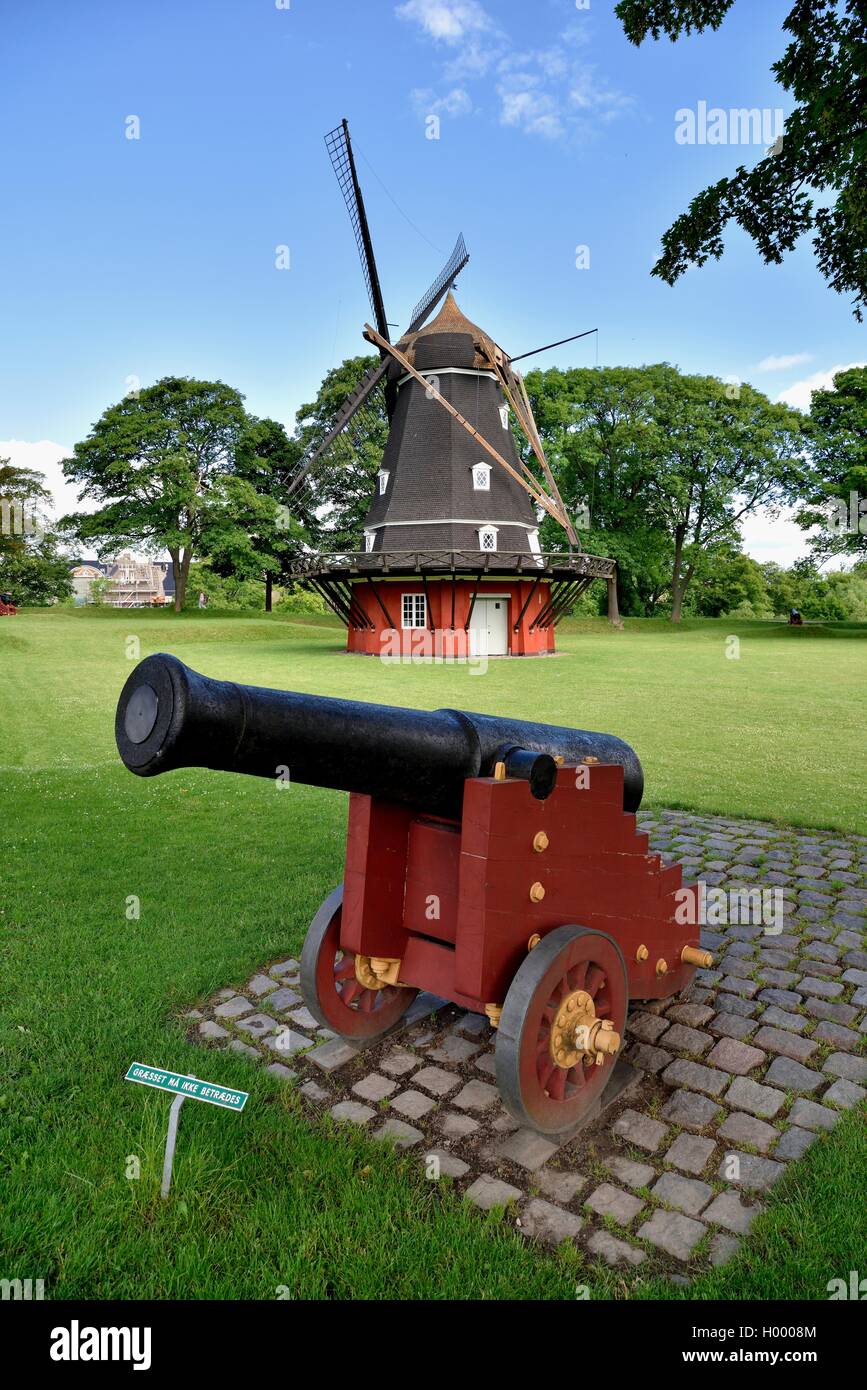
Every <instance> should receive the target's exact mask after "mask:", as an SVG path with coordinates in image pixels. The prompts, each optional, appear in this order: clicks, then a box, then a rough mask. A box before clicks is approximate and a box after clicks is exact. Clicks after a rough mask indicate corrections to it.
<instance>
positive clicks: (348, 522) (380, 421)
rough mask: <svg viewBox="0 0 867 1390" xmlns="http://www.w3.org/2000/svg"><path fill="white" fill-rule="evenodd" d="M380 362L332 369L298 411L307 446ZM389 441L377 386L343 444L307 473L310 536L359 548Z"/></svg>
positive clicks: (360, 360) (359, 360)
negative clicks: (312, 396)
mask: <svg viewBox="0 0 867 1390" xmlns="http://www.w3.org/2000/svg"><path fill="white" fill-rule="evenodd" d="M378 364H379V357H376V356H370V357H350V358H347V360H346V361H345V362H341V364H340V366H339V367H334V368H333V369H332V370H331V371H330V372H328V374H327V375H326V377H325V380H324V381H323V383H322V385H321V386H320V388H319V391H318V393H317V395H316V399H315V400H314V401H312V402H310V403H309V404H307V405H302V406H301V407H300V408H299V410H298V414H297V421H298V429H297V434H296V438H297V439H298V442H299V444H300V445H301V447H302V450H303V449H305V448H306V447H307V446H308V445H309V444H311V443H312V442H313V441H315V440H317V439H319V438H321V437H322V436H324V434H325V433H326V432H327V431H328V430H329V429H330V428H331V426H332V425H333V424H334V421H335V420H336V418H337V416H338V414H339V413H340V410H341V408H342V407H343V405H344V404H345V402H346V399H347V397H348V396H349V395H350V394H351V393H352V392H353V391H354V390H355V389H356V388H357V387H358V386H359V385H360V383H361V381H362V378H363V377H364V376H365V375H366V373H367V372H368V371H370V368H371V367H375V366H377V365H378ZM387 439H388V414H387V412H386V408H385V399H384V395H383V393H382V391H380V390H377V391H374V392H372V394H371V395H370V396H369V397H368V399H367V401H366V402H365V405H364V406H363V408H362V409H361V410H360V411H359V412H358V413H357V414H356V415H355V416H354V417H353V419H352V422H351V424H350V426H349V427H348V430H347V432H346V433H345V435H344V436H343V437H342V439H341V441H340V442H339V443H338V445H337V446H336V447H335V448H334V449H333V450H329V451H327V452H326V454H325V455H324V456H323V458H322V459H321V461H320V462H319V463H317V465H316V467H315V468H314V469H313V470H312V471H311V473H310V474H309V475H308V478H307V483H306V486H305V488H304V490H303V492H302V493H301V494H300V496H299V499H298V500H299V501H302V500H303V504H304V505H305V506H306V507H307V519H308V522H309V524H310V530H311V538H312V539H314V540H315V543H316V544H318V545H319V546H320V548H322V549H325V548H326V547H330V548H332V549H334V550H355V549H357V548H358V544H359V537H360V535H361V530H362V523H363V521H364V518H365V516H366V514H367V509H368V507H369V506H370V499H371V497H372V496H373V490H374V486H375V477H376V473H377V470H378V469H379V467H380V464H381V462H382V455H383V451H384V449H385V445H386V441H387ZM299 515H300V513H299Z"/></svg>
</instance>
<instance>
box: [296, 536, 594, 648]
mask: <svg viewBox="0 0 867 1390" xmlns="http://www.w3.org/2000/svg"><path fill="white" fill-rule="evenodd" d="M291 572H292V577H293V578H294V579H296V580H298V581H299V582H300V583H301V584H302V585H303V587H304V588H306V589H309V590H311V591H313V592H315V593H318V594H319V595H320V596H321V597H322V598H323V599H324V600H325V602H326V603H327V604H328V605H329V607H330V608H331V609H332V611H333V612H335V613H336V614H337V616H338V617H339V618H340V619H341V621H342V622H343V623H344V624H345V625H346V627H347V633H348V636H347V649H348V650H349V651H352V652H357V653H362V654H365V655H368V656H383V655H388V656H393V655H394V653H395V650H396V649H397V650H398V651H399V652H404V653H406V654H407V655H414V654H415V653H417V652H418V651H419V649H420V648H421V647H422V646H425V647H430V648H431V650H432V651H433V652H435V653H437V654H440V653H442V652H451V653H452V655H453V656H455V657H458V658H459V657H461V656H475V655H486V656H544V655H550V654H552V653H553V651H554V629H555V628H556V626H557V624H558V623H559V621H560V620H561V618H563V617H565V616H566V614H567V613H568V612H569V611H570V610H571V609H572V607H573V605H574V603H575V602H576V600H577V599H578V598H579V597H580V595H581V594H582V593H583V592H584V590H585V589H586V588H587V587H588V586H589V585H590V584H592V582H593V580H594V579H605V580H606V581H612V580H613V578H614V573H615V563H614V561H613V560H610V559H606V558H603V557H602V556H598V555H585V554H583V553H576V552H572V553H571V554H570V553H566V552H560V551H545V552H540V553H537V554H533V553H530V552H528V551H502V550H498V551H481V550H374V551H365V550H356V551H339V552H334V553H331V554H321V553H309V554H305V555H300V556H298V557H296V559H295V560H294V561H293V564H292V571H291Z"/></svg>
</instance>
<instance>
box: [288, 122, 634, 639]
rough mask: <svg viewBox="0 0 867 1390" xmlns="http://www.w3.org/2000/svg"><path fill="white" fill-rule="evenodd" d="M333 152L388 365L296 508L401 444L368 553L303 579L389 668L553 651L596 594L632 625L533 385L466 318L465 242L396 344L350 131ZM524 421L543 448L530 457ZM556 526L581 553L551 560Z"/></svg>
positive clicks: (346, 413) (369, 381) (341, 414)
mask: <svg viewBox="0 0 867 1390" xmlns="http://www.w3.org/2000/svg"><path fill="white" fill-rule="evenodd" d="M326 145H327V148H328V153H329V156H330V158H331V163H332V165H333V168H334V171H335V174H336V176H337V180H338V183H339V186H340V190H341V193H342V195H343V199H344V202H345V204H346V207H347V211H348V212H349V217H350V221H351V223H352V228H353V232H354V234H355V240H356V244H357V247H358V253H359V258H360V260H361V266H362V271H363V274H364V281H365V285H366V288H367V293H368V297H369V300H370V306H371V312H372V317H373V320H374V322H373V323H372V324H371V323H368V324H365V326H364V337H365V338H366V339H367V341H368V342H370V343H371V344H373V345H374V346H375V347H376V348H377V349H378V351H379V355H380V360H379V362H378V363H377V364H376V365H375V366H373V367H372V368H371V369H370V371H368V373H367V374H366V376H365V377H364V379H363V380H362V382H361V383H360V384H359V386H358V387H357V389H356V390H354V391H353V392H352V393H351V394H350V396H349V397H348V399H346V400H345V401H344V403H343V404H342V406H341V407H340V408H339V409H338V410H337V412H336V414H335V415H334V417H333V419H331V420H330V421H329V422H328V423H327V425H326V426H324V427H323V428H322V429H321V430H320V432H319V434H318V435H317V436H315V437H314V438H313V439H312V440H311V441H310V443H309V444H308V447H307V449H306V451H305V454H304V456H303V457H302V459H301V461H300V464H299V466H298V469H297V472H296V474H295V476H294V477H293V479H292V482H291V484H290V500H291V498H292V497H294V498H296V499H298V500H299V501H300V500H301V498H302V497H303V496H304V491H305V489H306V490H308V493H309V495H310V496H314V497H315V494H314V493H312V491H311V481H313V480H315V479H316V477H317V475H319V474H321V472H322V471H323V470H324V469H331V468H334V467H337V468H338V469H340V470H342V473H341V476H344V477H346V478H347V479H350V480H353V481H354V482H355V484H356V485H357V483H358V481H359V480H361V479H366V478H367V477H368V476H369V474H368V469H367V468H364V469H363V470H362V469H360V468H359V467H358V463H359V451H360V449H362V448H363V446H364V444H365V441H367V440H369V437H370V427H371V424H372V423H375V421H376V420H380V421H381V419H382V417H383V413H384V415H385V417H386V418H387V420H388V438H387V441H386V442H385V445H384V449H383V452H382V457H381V461H380V462H379V467H378V470H377V475H376V481H377V486H376V488H375V491H374V496H373V498H372V499H371V501H370V505H369V507H368V512H367V517H366V519H365V522H364V539H365V548H364V550H363V551H360V550H359V551H350V552H344V553H333V554H327V555H326V554H310V553H305V554H302V555H300V556H297V557H296V558H295V559H294V560H293V562H292V564H291V567H290V572H291V573H292V575H293V577H294V578H296V579H298V580H299V581H300V582H302V583H303V584H304V585H305V586H306V587H309V588H311V589H313V590H315V591H316V592H318V593H319V594H320V595H321V596H322V597H323V598H324V599H325V600H326V602H327V603H328V604H329V606H330V607H331V608H332V609H333V610H334V611H335V612H336V613H337V614H338V615H339V616H340V617H341V619H342V620H343V621H344V623H345V624H346V626H347V629H348V640H347V646H348V648H349V650H351V651H358V652H366V653H369V654H381V653H382V652H383V650H384V648H385V645H386V643H390V644H391V648H392V650H394V648H395V647H396V648H397V651H398V652H400V653H405V652H407V651H411V652H416V651H418V650H419V648H420V646H422V645H424V644H426V645H427V646H429V647H431V648H432V651H433V653H434V654H435V655H436V654H442V653H446V654H448V653H449V652H451V653H452V654H453V655H456V656H460V655H464V654H472V653H473V652H479V653H482V652H484V653H485V654H489V655H535V654H542V653H546V652H550V651H553V650H554V628H555V627H556V624H557V623H558V622H559V620H560V618H561V617H562V616H563V615H564V614H565V613H566V612H568V611H569V610H570V609H571V607H572V606H573V605H574V602H575V600H576V599H577V598H578V596H579V595H580V594H581V593H582V592H583V591H584V589H586V588H587V586H588V585H589V584H591V583H592V582H593V580H594V579H597V578H604V579H606V580H607V581H608V587H609V614H610V616H611V605H612V603H613V604H614V605H615V608H614V616H615V617H616V587H615V584H614V579H615V565H614V561H613V560H608V559H605V558H603V557H600V556H592V555H586V554H584V553H583V552H582V549H581V546H580V543H579V541H578V536H577V534H576V531H575V528H574V526H573V524H572V521H571V519H570V517H569V515H568V513H567V511H566V508H565V506H564V503H563V499H562V497H561V496H560V493H559V490H558V488H557V483H556V480H555V477H554V474H553V472H552V470H551V468H550V465H549V463H548V460H547V458H546V456H545V451H544V447H543V444H542V440H541V437H540V434H539V430H538V427H537V425H536V421H535V419H534V416H533V411H532V407H531V405H530V400H529V396H528V394H527V389H526V386H525V383H524V379H523V376H522V375H521V373H520V371H519V370H517V369H516V367H515V366H514V362H513V359H511V358H510V357H509V355H508V354H507V353H506V352H505V351H504V350H503V349H502V348H501V347H500V346H499V345H498V344H497V343H496V342H495V341H494V340H493V338H491V337H490V336H489V335H488V334H487V333H485V332H484V331H483V330H482V329H480V328H478V327H477V326H476V325H475V324H473V323H471V322H470V320H469V319H467V318H466V317H465V316H464V315H463V314H462V313H461V310H460V309H459V308H458V305H457V302H456V300H455V298H454V294H453V289H454V285H455V281H456V278H457V276H458V275H459V274H460V272H461V271H462V270H463V268H464V266H465V265H466V264H467V261H468V260H469V255H468V253H467V250H466V246H465V244H464V239H463V237H462V236H459V237H458V239H457V242H456V244H455V248H454V250H453V251H452V254H451V256H450V257H449V259H448V260H447V262H446V264H445V265H444V266H443V268H442V270H441V271H440V273H439V275H438V276H437V277H436V279H435V280H434V282H433V284H432V285H431V286H430V287H429V289H428V290H427V292H426V293H425V294H424V295H423V296H422V298H421V299H420V300H419V302H418V303H417V304H416V306H415V308H414V310H413V312H412V316H411V319H410V323H409V326H408V327H407V329H406V330H405V332H404V333H403V334H402V335H401V337H400V338H399V339H398V340H397V342H392V340H391V337H390V333H389V329H390V327H391V326H392V325H391V324H390V323H389V321H388V319H387V317H386V312H385V306H384V302H383V295H382V287H381V282H380V277H379V271H378V268H377V264H376V259H375V257H374V252H373V242H372V238H371V233H370V227H369V224H368V220H367V215H366V211H365V207H364V200H363V197H362V193H361V188H360V185H359V181H358V173H357V169H356V165H355V158H354V154H353V149H352V142H351V138H350V133H349V126H348V124H347V122H346V121H345V120H344V121H343V122H342V123H341V125H339V126H338V127H337V128H336V129H335V130H333V131H331V132H330V133H329V134H328V135H327V136H326ZM443 301H445V302H444V303H443ZM441 304H442V308H440V310H439V313H438V314H437V315H436V317H435V318H433V319H431V315H432V314H433V312H434V310H435V309H437V308H438V306H440V305H441ZM590 331H591V332H592V331H595V330H590ZM575 336H576V337H580V336H585V335H583V334H578V335H575ZM564 341H569V340H564ZM542 350H543V349H541V348H540V349H536V350H535V351H542ZM532 355H533V354H532V353H523V354H521V356H522V357H524V356H532ZM512 420H514V421H515V422H516V423H517V425H518V427H519V429H520V431H521V433H522V434H523V436H524V438H525V439H526V441H527V447H526V448H525V449H523V450H522V451H521V452H519V451H518V448H517V446H516V442H515V437H514V434H513V431H512ZM524 455H526V457H525V456H524ZM530 458H532V460H533V462H534V464H535V468H534V467H531V465H530V462H529V459H530ZM368 462H369V461H368ZM344 470H345V471H344ZM308 506H309V496H308ZM543 515H548V516H550V517H552V518H553V519H554V520H555V521H556V522H557V523H558V524H559V525H560V526H561V527H562V528H563V530H564V532H565V535H566V540H567V544H568V550H567V551H566V552H565V553H559V552H558V553H556V554H553V553H549V554H543V553H542V551H541V549H540V545H539V524H540V517H541V516H543Z"/></svg>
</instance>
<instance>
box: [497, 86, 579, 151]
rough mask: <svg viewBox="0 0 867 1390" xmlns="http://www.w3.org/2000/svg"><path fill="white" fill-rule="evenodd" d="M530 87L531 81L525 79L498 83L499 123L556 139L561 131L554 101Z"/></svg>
mask: <svg viewBox="0 0 867 1390" xmlns="http://www.w3.org/2000/svg"><path fill="white" fill-rule="evenodd" d="M534 86H535V79H534V78H532V77H527V76H525V77H523V78H521V77H518V78H515V79H512V80H510V81H508V82H501V83H500V85H499V86H498V88H497V90H498V92H499V96H500V123H501V124H502V125H510V126H517V127H518V129H519V130H523V131H525V132H526V133H527V134H528V135H544V136H545V137H546V138H547V139H549V140H556V139H558V138H559V137H560V136H561V135H562V134H563V130H564V126H563V122H562V120H561V117H560V112H559V109H558V106H557V102H556V101H555V99H554V98H553V97H552V96H551V95H550V94H549V93H547V92H539V91H534V90H533V88H534Z"/></svg>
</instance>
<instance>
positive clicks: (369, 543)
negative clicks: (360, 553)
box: [364, 531, 375, 553]
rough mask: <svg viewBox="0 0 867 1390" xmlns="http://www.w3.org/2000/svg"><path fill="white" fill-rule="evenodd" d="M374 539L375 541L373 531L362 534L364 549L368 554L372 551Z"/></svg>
mask: <svg viewBox="0 0 867 1390" xmlns="http://www.w3.org/2000/svg"><path fill="white" fill-rule="evenodd" d="M374 539H375V533H374V532H373V531H365V533H364V549H365V551H367V552H368V553H369V552H370V551H371V550H372V549H373V542H374Z"/></svg>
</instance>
